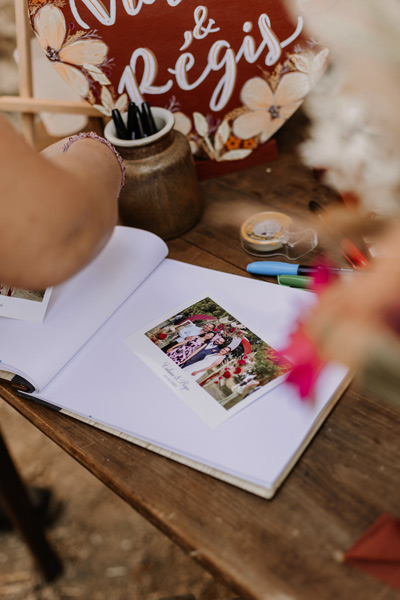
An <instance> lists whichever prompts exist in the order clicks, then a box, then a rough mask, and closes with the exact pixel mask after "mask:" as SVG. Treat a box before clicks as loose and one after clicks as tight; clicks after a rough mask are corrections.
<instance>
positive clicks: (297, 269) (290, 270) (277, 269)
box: [247, 260, 354, 276]
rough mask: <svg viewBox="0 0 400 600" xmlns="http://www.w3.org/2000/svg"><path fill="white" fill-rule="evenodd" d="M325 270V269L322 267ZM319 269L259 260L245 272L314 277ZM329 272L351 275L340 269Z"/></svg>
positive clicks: (334, 268) (348, 270) (336, 268)
mask: <svg viewBox="0 0 400 600" xmlns="http://www.w3.org/2000/svg"><path fill="white" fill-rule="evenodd" d="M323 268H325V267H323ZM319 269H320V267H309V266H307V265H293V264H289V263H284V262H277V261H274V260H268V261H267V260H259V261H256V262H252V263H250V264H248V265H247V272H248V273H251V274H252V275H267V276H277V275H315V274H316V273H318V271H319ZM329 271H333V272H335V273H343V272H344V273H353V272H354V271H353V269H342V268H340V267H332V268H330V269H329Z"/></svg>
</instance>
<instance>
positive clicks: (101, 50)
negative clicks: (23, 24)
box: [29, 0, 327, 164]
mask: <svg viewBox="0 0 400 600" xmlns="http://www.w3.org/2000/svg"><path fill="white" fill-rule="evenodd" d="M29 14H30V18H31V23H32V26H33V28H34V31H35V33H36V36H37V38H38V40H39V43H40V44H41V46H42V48H43V50H44V51H45V53H46V55H47V57H48V59H49V60H50V61H52V63H53V65H54V67H55V69H56V70H57V71H58V72H59V73H60V75H61V76H62V77H63V78H64V79H65V80H66V81H67V82H68V83H69V84H70V85H71V86H72V87H73V88H74V89H75V90H76V91H78V93H79V94H80V95H81V96H82V97H84V98H86V99H87V100H88V102H90V104H92V105H93V106H95V107H96V108H97V109H98V110H99V111H100V112H101V113H102V114H104V115H106V116H111V110H112V109H113V108H119V109H120V110H121V111H124V110H126V108H127V105H128V102H129V101H130V100H132V101H134V102H136V103H137V104H139V105H140V104H141V102H143V101H144V100H147V101H148V102H149V103H150V104H151V105H153V106H162V107H164V108H168V109H170V110H171V111H172V112H173V113H174V115H175V121H176V128H177V129H179V130H180V131H181V132H183V133H184V134H185V135H187V137H188V140H189V142H190V145H191V147H192V151H193V154H194V155H195V157H196V159H198V160H200V161H202V160H205V161H208V162H210V161H212V162H215V163H217V162H218V163H225V164H227V163H236V162H237V161H242V160H245V161H246V162H247V160H248V159H250V158H251V156H252V155H253V153H254V152H256V151H257V150H260V149H261V148H262V146H263V145H264V144H265V143H266V142H267V141H268V140H269V139H270V138H271V137H272V136H273V134H274V133H275V132H276V131H277V130H278V129H279V128H280V127H281V126H282V125H283V124H284V123H285V121H286V120H287V119H288V118H289V117H290V116H291V115H292V114H293V113H294V111H295V110H296V109H297V108H298V107H299V106H300V104H301V103H302V101H303V99H304V97H305V95H306V94H307V93H308V91H309V90H310V88H311V87H312V85H313V83H314V81H315V80H316V79H317V78H318V77H319V75H320V74H321V73H322V72H323V70H324V68H325V64H326V60H327V50H325V49H322V50H321V48H320V47H318V46H317V45H316V43H315V42H314V40H312V39H310V38H308V37H307V35H306V34H305V33H304V21H303V18H302V16H301V14H299V15H297V17H296V16H293V15H289V13H288V11H287V10H286V8H285V2H284V0H247V1H246V2H244V1H243V0H208V2H207V4H205V3H204V2H203V3H202V2H199V1H198V0H105V2H104V3H103V2H101V0H52V1H51V2H47V1H46V0H45V1H44V2H43V1H41V0H29Z"/></svg>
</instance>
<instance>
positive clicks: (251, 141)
mask: <svg viewBox="0 0 400 600" xmlns="http://www.w3.org/2000/svg"><path fill="white" fill-rule="evenodd" d="M256 146H257V143H256V140H255V138H249V139H248V140H243V148H251V149H252V148H255V147H256Z"/></svg>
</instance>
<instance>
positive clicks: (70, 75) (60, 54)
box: [33, 4, 108, 97]
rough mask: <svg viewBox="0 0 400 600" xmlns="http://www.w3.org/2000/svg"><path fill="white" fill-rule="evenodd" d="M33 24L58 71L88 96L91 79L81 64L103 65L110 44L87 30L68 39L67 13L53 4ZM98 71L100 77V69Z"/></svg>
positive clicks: (37, 35)
mask: <svg viewBox="0 0 400 600" xmlns="http://www.w3.org/2000/svg"><path fill="white" fill-rule="evenodd" d="M33 27H34V31H35V34H36V37H37V39H38V41H39V44H40V45H41V47H42V48H43V50H44V52H45V53H46V56H47V58H48V59H49V60H51V61H52V62H53V65H54V68H55V69H56V71H58V73H59V74H60V75H61V77H62V78H63V79H65V81H66V82H67V83H69V85H70V86H71V87H72V88H73V89H74V90H75V91H76V92H78V94H79V95H80V96H83V97H85V96H87V95H88V93H89V82H88V80H87V78H86V76H85V75H84V73H82V71H81V70H80V69H78V68H77V67H78V66H79V67H85V68H86V69H87V70H88V71H89V69H90V68H93V66H96V67H98V65H101V64H102V63H103V61H104V60H105V58H106V56H107V51H108V47H107V45H106V44H105V43H104V42H102V41H101V40H98V39H95V38H90V37H89V36H87V35H86V34H83V33H82V35H81V36H78V37H76V38H75V39H73V40H72V41H68V38H67V26H66V23H65V18H64V15H63V13H62V11H61V10H60V9H59V8H57V7H56V6H52V5H50V4H47V5H46V6H43V7H42V8H40V9H39V10H38V11H37V13H36V15H35V18H34V22H33ZM95 75H96V76H97V77H99V73H98V72H95Z"/></svg>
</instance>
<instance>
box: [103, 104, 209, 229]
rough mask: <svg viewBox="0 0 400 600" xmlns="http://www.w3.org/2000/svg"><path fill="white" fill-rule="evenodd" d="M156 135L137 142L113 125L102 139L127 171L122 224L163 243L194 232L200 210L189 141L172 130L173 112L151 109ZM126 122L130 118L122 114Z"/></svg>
mask: <svg viewBox="0 0 400 600" xmlns="http://www.w3.org/2000/svg"><path fill="white" fill-rule="evenodd" d="M151 110H152V114H153V118H154V121H155V124H156V127H157V133H155V134H153V135H150V136H148V137H145V138H142V139H138V140H122V139H119V138H118V137H117V136H116V131H115V126H114V123H113V121H109V123H107V125H106V127H105V130H104V135H105V137H106V138H107V139H108V141H109V142H111V143H112V144H113V145H114V146H115V147H116V149H117V150H118V152H119V153H120V154H121V156H122V159H123V161H124V165H125V169H126V180H125V186H124V188H123V190H122V191H121V194H120V198H119V216H120V222H121V224H122V225H127V226H130V227H138V228H140V229H146V230H148V231H152V232H153V233H156V234H157V235H159V236H160V237H161V238H163V239H164V240H168V239H171V238H174V237H177V236H179V235H181V234H182V233H184V232H185V231H188V230H189V229H191V228H192V227H193V226H194V225H195V224H196V223H197V222H198V220H199V219H200V216H201V212H202V205H201V200H200V193H199V186H198V181H197V177H196V172H195V167H194V161H193V157H192V152H191V149H190V146H189V142H188V140H187V138H186V137H185V136H184V135H182V134H181V133H180V132H179V131H176V130H175V129H174V122H175V121H174V116H173V113H171V112H170V111H168V110H166V109H164V108H158V107H153V108H152V109H151ZM123 119H124V120H125V122H126V114H125V115H123Z"/></svg>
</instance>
